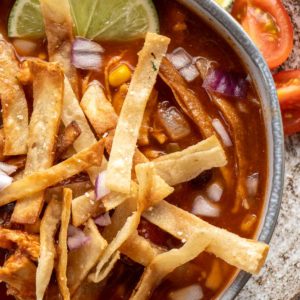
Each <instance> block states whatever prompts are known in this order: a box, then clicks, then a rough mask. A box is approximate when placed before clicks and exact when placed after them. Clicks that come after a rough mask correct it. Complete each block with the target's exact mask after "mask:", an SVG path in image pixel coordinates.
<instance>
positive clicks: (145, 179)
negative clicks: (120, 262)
mask: <svg viewBox="0 0 300 300" xmlns="http://www.w3.org/2000/svg"><path fill="white" fill-rule="evenodd" d="M157 178H159V177H158V176H157V175H156V174H155V171H154V168H153V167H152V166H145V167H143V168H139V169H138V172H137V179H138V182H139V189H138V198H137V199H136V197H135V196H133V197H132V198H130V199H128V200H127V201H126V202H124V203H122V204H121V205H120V206H118V207H117V208H116V210H115V212H114V214H113V217H112V222H111V225H109V226H107V227H106V228H105V230H104V232H103V236H104V237H105V239H106V240H107V241H108V242H110V243H109V245H108V246H107V248H106V250H105V251H104V254H103V256H102V257H101V259H100V261H99V263H98V265H97V267H96V271H95V273H94V274H91V275H90V276H89V279H90V280H92V281H93V282H100V281H101V280H103V279H104V278H105V277H106V275H108V271H107V269H108V268H109V267H112V263H111V261H112V260H114V258H115V256H116V255H117V254H116V252H117V251H118V249H119V248H120V247H121V246H122V245H123V244H124V243H125V242H126V240H127V239H128V238H129V237H130V236H131V235H132V234H133V233H134V232H135V231H136V229H137V227H138V224H139V222H140V218H141V214H142V213H143V211H144V210H145V209H147V208H148V207H149V206H152V205H154V204H155V203H157V202H160V201H161V200H162V199H163V198H164V197H166V196H168V195H169V194H170V193H172V192H173V188H171V187H169V186H168V185H167V184H166V183H164V182H163V180H162V179H161V178H159V180H160V181H159V184H160V185H161V186H162V187H163V188H158V191H156V193H155V194H153V190H154V189H155V188H156V186H157V185H158V184H157V182H156V180H157ZM162 182H163V184H162ZM131 186H134V184H131Z"/></svg>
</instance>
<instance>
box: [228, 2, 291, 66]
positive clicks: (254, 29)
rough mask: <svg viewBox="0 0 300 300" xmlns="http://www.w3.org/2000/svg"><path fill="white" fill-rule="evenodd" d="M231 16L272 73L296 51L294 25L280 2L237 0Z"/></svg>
mask: <svg viewBox="0 0 300 300" xmlns="http://www.w3.org/2000/svg"><path fill="white" fill-rule="evenodd" d="M232 15H233V16H234V17H235V18H236V19H237V20H238V21H239V22H240V23H241V25H242V26H243V28H244V30H245V31H246V32H247V33H248V34H249V36H250V37H251V39H252V40H253V41H254V43H255V44H256V45H257V47H258V48H259V50H260V51H261V52H262V54H263V56H264V58H265V59H266V61H267V63H268V65H269V67H270V68H271V69H273V68H276V67H278V66H280V65H281V64H282V63H283V62H284V61H285V60H286V59H287V58H288V57H289V55H290V53H291V51H292V49H293V25H292V23H291V19H290V17H289V15H288V13H287V11H286V9H285V8H284V6H283V4H282V2H281V0H235V1H234V5H233V9H232ZM264 21H266V22H267V23H266V22H265V23H264ZM270 24H271V27H270V28H269V27H268V26H269V25H270Z"/></svg>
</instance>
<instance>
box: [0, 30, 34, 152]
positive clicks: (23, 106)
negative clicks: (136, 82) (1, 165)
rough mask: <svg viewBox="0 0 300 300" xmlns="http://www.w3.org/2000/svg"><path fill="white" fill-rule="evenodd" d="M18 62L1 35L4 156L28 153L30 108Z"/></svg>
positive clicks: (0, 88)
mask: <svg viewBox="0 0 300 300" xmlns="http://www.w3.org/2000/svg"><path fill="white" fill-rule="evenodd" d="M18 72H19V65H18V61H17V59H16V56H15V52H14V49H13V47H12V46H11V45H9V44H8V43H7V42H6V41H5V40H4V38H3V36H2V35H1V34H0V98H1V104H2V109H3V112H2V118H3V128H4V136H5V141H4V155H20V154H26V153H27V139H28V107H27V101H26V98H25V94H24V91H23V89H22V87H21V85H20V83H19V81H18V79H17V76H16V75H17V74H18Z"/></svg>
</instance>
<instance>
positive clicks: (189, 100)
mask: <svg viewBox="0 0 300 300" xmlns="http://www.w3.org/2000/svg"><path fill="white" fill-rule="evenodd" d="M159 76H160V77H161V79H162V80H163V81H164V82H165V83H166V84H167V85H168V86H169V87H170V88H171V90H172V92H173V94H174V97H175V99H176V101H177V103H178V104H179V106H180V107H181V108H182V110H183V111H184V112H185V113H186V114H187V115H188V116H189V117H190V119H191V120H193V121H194V123H195V124H196V126H197V127H198V128H199V131H200V133H201V134H202V136H203V137H204V138H208V137H210V136H212V135H213V134H214V132H215V131H214V129H213V127H212V123H211V118H210V116H209V115H208V113H207V112H206V109H205V107H204V105H203V104H202V103H201V101H200V99H198V98H197V96H196V95H195V94H194V93H193V92H192V90H190V89H189V88H188V85H187V83H186V82H185V80H184V79H183V77H182V76H181V75H180V74H179V72H178V71H177V70H176V69H175V67H174V66H173V65H172V63H171V62H170V61H169V60H168V59H167V58H163V60H162V63H161V67H160V70H159Z"/></svg>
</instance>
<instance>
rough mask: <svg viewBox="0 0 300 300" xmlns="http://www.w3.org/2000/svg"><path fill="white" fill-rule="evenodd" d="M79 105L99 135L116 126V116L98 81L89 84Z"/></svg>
mask: <svg viewBox="0 0 300 300" xmlns="http://www.w3.org/2000/svg"><path fill="white" fill-rule="evenodd" d="M80 106H81V108H82V110H83V111H84V113H85V115H86V116H87V118H88V119H89V121H90V123H91V125H92V126H93V128H94V130H95V132H96V133H97V135H98V136H99V137H102V135H103V134H104V133H105V132H107V131H110V130H111V129H114V128H115V127H116V125H117V121H118V116H117V114H116V113H115V110H114V108H113V106H112V105H111V103H110V102H109V101H108V100H107V98H106V96H105V94H104V91H103V89H102V87H101V86H100V83H99V82H98V81H96V80H94V81H92V82H91V83H90V84H89V86H88V88H87V90H86V92H85V93H84V95H83V97H82V100H81V102H80Z"/></svg>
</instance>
